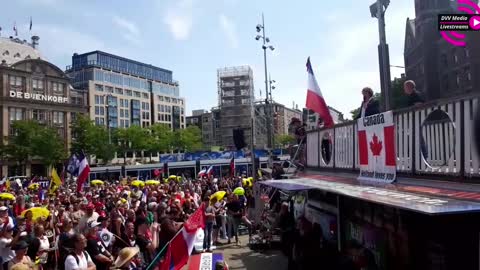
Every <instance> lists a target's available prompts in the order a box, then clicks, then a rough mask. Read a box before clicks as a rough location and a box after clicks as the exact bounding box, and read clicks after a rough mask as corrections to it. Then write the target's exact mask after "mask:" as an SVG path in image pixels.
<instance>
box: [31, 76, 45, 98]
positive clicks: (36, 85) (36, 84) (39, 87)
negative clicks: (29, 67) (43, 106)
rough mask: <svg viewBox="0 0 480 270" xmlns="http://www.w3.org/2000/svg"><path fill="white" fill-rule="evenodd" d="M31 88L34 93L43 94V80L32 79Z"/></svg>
mask: <svg viewBox="0 0 480 270" xmlns="http://www.w3.org/2000/svg"><path fill="white" fill-rule="evenodd" d="M32 88H33V92H34V93H35V94H43V93H44V90H43V80H40V79H32Z"/></svg>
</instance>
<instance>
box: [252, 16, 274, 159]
mask: <svg viewBox="0 0 480 270" xmlns="http://www.w3.org/2000/svg"><path fill="white" fill-rule="evenodd" d="M256 30H257V33H259V34H257V36H256V37H255V40H260V39H261V40H262V50H263V62H264V67H265V110H266V120H267V147H268V148H269V149H270V150H271V148H272V143H273V142H272V128H271V120H272V119H271V110H270V103H271V102H268V100H269V91H268V89H269V87H268V83H269V81H268V78H267V74H268V68H267V49H270V50H271V51H273V50H275V48H274V47H273V46H272V45H269V43H270V39H269V38H268V37H267V36H266V35H265V18H264V16H263V13H262V24H257V26H256ZM260 32H261V34H260ZM270 97H271V93H270Z"/></svg>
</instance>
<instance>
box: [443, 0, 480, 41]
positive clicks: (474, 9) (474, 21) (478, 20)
mask: <svg viewBox="0 0 480 270" xmlns="http://www.w3.org/2000/svg"><path fill="white" fill-rule="evenodd" d="M457 4H458V8H457V9H458V11H460V12H463V13H465V14H470V15H473V16H472V17H471V18H470V20H469V21H468V25H469V26H470V28H471V29H472V30H480V16H478V15H475V13H480V6H479V5H478V4H476V3H474V2H473V1H471V0H457ZM440 35H442V37H443V39H444V40H446V41H447V42H448V43H450V44H452V45H453V46H458V47H465V46H466V45H467V42H466V41H465V37H466V35H465V34H462V33H458V32H456V31H440Z"/></svg>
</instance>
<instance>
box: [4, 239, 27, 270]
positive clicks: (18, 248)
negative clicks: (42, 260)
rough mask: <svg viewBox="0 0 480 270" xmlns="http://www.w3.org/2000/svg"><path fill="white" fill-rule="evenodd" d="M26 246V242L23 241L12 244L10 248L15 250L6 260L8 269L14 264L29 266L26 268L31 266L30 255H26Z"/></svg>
mask: <svg viewBox="0 0 480 270" xmlns="http://www.w3.org/2000/svg"><path fill="white" fill-rule="evenodd" d="M27 248H28V243H27V242H25V241H18V242H17V243H15V245H13V246H12V250H13V251H14V252H15V257H13V258H12V259H11V260H10V262H8V269H9V270H10V269H12V267H13V266H14V265H16V264H25V265H27V266H28V267H29V268H28V269H32V268H33V262H32V260H31V259H30V257H28V256H27Z"/></svg>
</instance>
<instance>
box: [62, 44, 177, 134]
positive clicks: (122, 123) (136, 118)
mask: <svg viewBox="0 0 480 270" xmlns="http://www.w3.org/2000/svg"><path fill="white" fill-rule="evenodd" d="M172 73H173V72H172V71H170V70H166V69H162V68H159V67H155V66H152V65H148V64H144V63H140V62H137V61H134V60H130V59H127V58H123V57H120V56H116V55H113V54H109V53H106V52H102V51H93V52H88V53H84V54H74V55H73V56H72V65H71V66H68V67H67V74H68V75H69V76H70V77H71V78H72V84H73V86H74V87H76V88H81V89H87V90H88V98H89V104H90V112H89V113H90V117H91V119H92V120H94V121H95V123H96V124H97V125H107V123H108V125H107V127H109V128H126V127H129V126H131V125H140V126H142V127H147V126H150V125H152V124H154V123H162V124H166V125H168V126H169V127H170V128H172V129H180V128H185V124H186V122H185V99H184V98H182V97H180V91H179V84H178V82H177V81H175V80H173V76H172Z"/></svg>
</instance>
